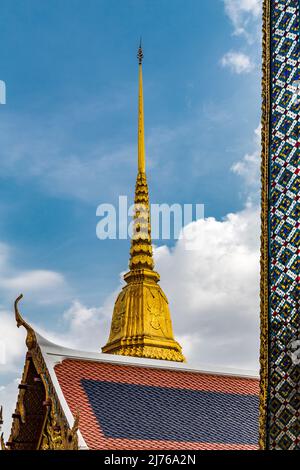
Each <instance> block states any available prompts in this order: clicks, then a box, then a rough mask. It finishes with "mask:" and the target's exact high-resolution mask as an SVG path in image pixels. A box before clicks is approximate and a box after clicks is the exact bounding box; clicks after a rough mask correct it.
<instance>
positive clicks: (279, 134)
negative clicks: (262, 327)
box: [267, 0, 300, 450]
mask: <svg viewBox="0 0 300 470" xmlns="http://www.w3.org/2000/svg"><path fill="white" fill-rule="evenodd" d="M299 5H300V2H299V1H298V0H278V1H271V110H270V111H271V119H270V154H269V155H270V158H269V175H270V177H269V388H268V403H267V408H268V425H267V427H268V432H267V447H268V448H269V449H289V450H293V449H299V444H300V427H299V407H300V390H299V389H300V384H299V364H297V360H295V358H294V357H293V356H292V355H291V352H292V350H293V344H295V342H297V340H299V339H300V336H299V335H300V331H299V330H300V318H299V201H300V182H299V174H300V172H299V122H300V119H299V108H300V94H299V90H300V86H299V85H300V82H299V80H300V78H299V65H300V62H299V50H300V26H299V18H300V12H299ZM297 93H298V94H297Z"/></svg>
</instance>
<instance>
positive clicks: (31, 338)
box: [14, 294, 36, 349]
mask: <svg viewBox="0 0 300 470" xmlns="http://www.w3.org/2000/svg"><path fill="white" fill-rule="evenodd" d="M22 298H23V294H20V295H19V297H17V298H16V300H15V304H14V306H15V317H16V322H17V327H18V328H20V326H24V328H25V329H26V330H27V337H26V346H27V348H28V349H32V348H34V346H35V345H36V336H35V332H34V329H33V328H32V327H31V326H30V325H29V324H28V323H27V322H26V321H25V320H24V319H23V318H22V316H21V314H20V312H19V309H18V303H19V302H20V300H21V299H22Z"/></svg>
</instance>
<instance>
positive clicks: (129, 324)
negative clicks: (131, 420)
mask: <svg viewBox="0 0 300 470" xmlns="http://www.w3.org/2000/svg"><path fill="white" fill-rule="evenodd" d="M137 57H138V61H139V96H138V174H137V180H136V186H135V198H134V203H135V211H134V216H133V219H134V220H133V235H132V240H131V247H130V260H129V272H128V273H126V274H125V275H124V280H125V281H126V286H125V287H124V288H123V289H122V291H121V292H120V294H119V295H118V298H117V300H116V302H115V307H114V312H113V317H112V323H111V329H110V335H109V339H108V342H107V344H106V345H105V346H104V347H103V348H102V352H104V353H110V354H120V355H124V356H138V357H147V358H151V359H165V360H170V361H179V362H182V361H184V357H183V355H182V352H181V346H180V345H179V344H178V343H177V341H175V340H174V336H173V329H172V322H171V315H170V311H169V306H168V300H167V298H166V296H165V294H164V293H163V291H162V289H161V287H160V286H159V284H158V281H159V274H158V273H157V272H156V271H154V261H153V255H152V242H151V224H150V204H149V195H148V184H147V179H146V162H145V137H144V103H143V77H142V59H143V51H142V44H141V42H140V46H139V49H138V54H137Z"/></svg>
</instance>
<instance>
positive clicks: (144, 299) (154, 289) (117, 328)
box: [102, 269, 185, 362]
mask: <svg viewBox="0 0 300 470" xmlns="http://www.w3.org/2000/svg"><path fill="white" fill-rule="evenodd" d="M124 279H125V281H126V282H127V285H126V286H125V287H124V288H123V290H122V291H121V292H120V294H119V296H118V298H117V300H116V303H115V308H114V312H113V317H112V324H111V330H110V336H109V339H108V342H107V344H106V345H105V346H104V347H103V348H102V352H104V353H109V354H119V355H124V356H137V357H146V358H150V359H164V360H169V361H178V362H182V361H184V360H185V359H184V356H183V355H182V352H181V346H180V345H179V344H178V343H177V341H175V340H174V337H173V331H172V323H171V316H170V311H169V306H168V300H167V298H166V296H165V294H164V293H163V291H162V289H161V288H160V286H159V285H158V284H157V282H158V280H159V275H158V274H157V273H156V272H155V271H152V270H147V269H139V270H135V271H129V272H128V273H127V274H125V276H124Z"/></svg>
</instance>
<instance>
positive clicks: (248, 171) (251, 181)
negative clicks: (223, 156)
mask: <svg viewBox="0 0 300 470" xmlns="http://www.w3.org/2000/svg"><path fill="white" fill-rule="evenodd" d="M254 147H255V148H254V150H253V152H252V153H246V155H244V157H243V158H242V159H241V160H239V161H238V162H236V163H234V165H232V167H231V171H233V173H236V174H237V175H239V176H241V177H242V178H243V180H244V183H245V187H246V191H247V193H248V200H252V199H254V200H255V199H257V196H258V195H259V186H260V149H261V125H259V126H258V127H257V128H256V129H255V131H254Z"/></svg>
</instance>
